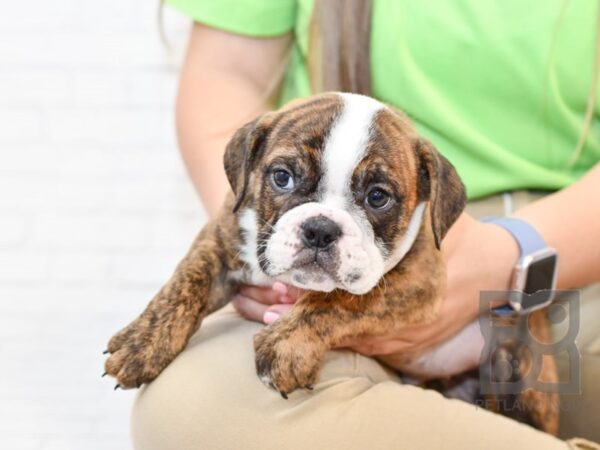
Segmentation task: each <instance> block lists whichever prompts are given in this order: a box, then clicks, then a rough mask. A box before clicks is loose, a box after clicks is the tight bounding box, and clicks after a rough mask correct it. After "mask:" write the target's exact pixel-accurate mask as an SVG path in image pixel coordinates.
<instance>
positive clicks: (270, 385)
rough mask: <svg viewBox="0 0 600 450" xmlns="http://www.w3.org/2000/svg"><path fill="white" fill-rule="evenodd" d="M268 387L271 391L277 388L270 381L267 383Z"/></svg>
mask: <svg viewBox="0 0 600 450" xmlns="http://www.w3.org/2000/svg"><path fill="white" fill-rule="evenodd" d="M269 387H270V388H271V389H274V390H277V388H276V387H275V384H273V382H272V381H269Z"/></svg>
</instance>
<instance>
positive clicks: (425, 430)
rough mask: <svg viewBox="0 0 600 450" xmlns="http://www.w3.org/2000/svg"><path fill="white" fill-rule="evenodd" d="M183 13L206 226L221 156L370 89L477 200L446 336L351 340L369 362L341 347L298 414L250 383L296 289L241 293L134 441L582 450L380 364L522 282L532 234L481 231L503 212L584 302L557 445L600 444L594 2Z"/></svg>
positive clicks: (468, 365) (196, 173) (424, 346)
mask: <svg viewBox="0 0 600 450" xmlns="http://www.w3.org/2000/svg"><path fill="white" fill-rule="evenodd" d="M168 3H170V4H172V5H173V6H174V7H176V8H179V9H181V10H182V11H183V12H185V13H187V14H189V15H190V17H192V18H193V19H194V21H195V23H194V26H193V29H192V32H191V35H190V41H189V47H188V51H187V55H186V59H185V62H184V65H183V68H182V72H181V79H180V89H179V95H178V102H177V132H178V137H179V143H180V147H181V150H182V155H183V157H184V160H185V162H186V166H187V168H188V171H189V173H190V176H191V178H192V181H193V182H194V185H195V187H196V188H197V190H198V193H199V195H200V197H201V199H202V201H203V204H204V205H205V207H206V210H207V212H208V213H209V215H214V214H216V212H217V210H218V209H219V208H220V207H221V204H222V202H223V199H224V197H225V193H226V192H227V191H228V190H229V185H228V183H227V180H226V177H225V173H224V171H223V167H222V160H223V151H224V149H225V144H226V143H227V142H228V140H229V139H230V137H231V135H232V133H233V132H234V131H235V130H236V129H237V128H238V127H240V126H241V125H243V124H244V123H246V122H248V121H249V120H250V119H252V118H253V117H254V116H257V115H258V114H260V113H263V112H265V111H268V110H270V109H272V108H274V107H275V106H276V105H277V104H282V103H285V102H286V101H288V100H291V99H293V98H297V97H304V96H308V95H310V94H311V93H316V92H322V91H346V92H356V93H362V94H366V95H370V96H373V97H375V98H377V99H378V100H381V101H383V102H385V103H387V104H390V105H392V106H394V107H397V108H398V109H400V110H402V111H404V112H405V113H407V115H408V116H409V117H410V118H411V120H412V121H413V122H414V124H415V125H416V127H417V129H418V130H419V132H420V133H421V134H422V135H424V136H425V137H427V138H428V139H430V140H431V141H432V142H433V143H434V144H435V145H436V147H437V148H438V149H439V150H440V151H441V152H442V153H443V154H444V156H446V157H447V158H448V159H449V160H450V161H451V162H452V163H453V164H454V166H455V167H456V169H457V171H458V173H459V174H460V176H461V178H462V180H463V182H464V183H465V185H466V188H467V194H468V197H469V199H470V203H469V205H468V206H467V211H466V212H465V213H463V214H462V215H461V216H460V218H459V219H458V221H457V222H456V223H455V224H454V226H453V227H452V228H451V229H450V230H449V232H448V234H447V235H446V237H445V239H444V240H443V242H442V252H443V255H444V258H445V260H446V263H447V267H448V278H447V294H446V298H445V300H444V302H443V305H442V309H441V312H440V314H439V316H438V318H437V319H436V320H434V321H433V322H432V323H430V324H428V325H424V326H418V327H417V326H415V327H409V328H406V329H402V330H398V331H397V332H394V333H392V334H391V335H388V336H383V337H364V338H361V339H357V340H355V341H353V342H347V343H345V347H347V348H350V349H352V350H354V352H348V351H336V352H331V353H330V354H329V355H328V357H327V360H326V362H325V365H324V367H323V369H322V372H321V377H320V381H319V383H318V385H317V386H315V391H314V392H312V393H310V394H309V395H307V396H306V397H303V398H299V399H297V400H293V399H290V400H289V401H294V403H293V404H290V403H289V402H283V401H281V399H280V398H278V397H276V396H272V395H270V393H269V392H268V391H265V389H264V387H263V386H262V385H261V384H260V382H259V381H258V380H257V379H256V377H255V375H254V373H253V362H252V358H253V354H252V347H251V342H252V335H254V334H255V333H256V332H257V331H258V330H259V329H260V325H259V324H258V323H253V322H251V321H255V322H264V323H271V322H273V321H275V320H277V319H278V317H280V316H281V315H284V314H286V313H287V312H288V311H289V310H290V308H292V304H293V302H294V300H295V299H297V298H298V296H299V295H300V294H301V292H300V291H299V290H298V289H297V288H294V287H291V286H287V285H283V284H281V283H277V284H276V285H274V286H272V288H263V287H256V286H246V287H244V288H242V289H241V290H240V292H239V294H238V295H237V297H236V298H235V299H234V302H233V303H234V306H235V309H236V310H237V312H238V313H239V314H241V315H242V316H243V317H245V318H247V319H250V321H244V320H241V319H240V318H239V316H238V315H236V314H235V313H233V312H231V311H227V310H226V311H224V312H223V313H221V314H218V315H216V316H215V317H213V318H211V319H208V320H207V321H206V324H205V325H203V330H204V333H207V334H209V335H210V336H209V337H210V338H204V339H202V342H201V343H198V344H197V345H196V344H195V342H194V341H192V344H191V345H190V347H189V348H188V349H187V350H186V351H184V352H183V353H182V355H181V356H180V357H179V358H178V359H177V360H176V361H175V362H174V363H173V364H172V366H169V367H168V368H167V369H166V370H165V372H164V373H163V374H162V375H161V376H160V377H159V379H158V380H157V381H155V382H154V383H153V384H151V385H150V386H149V387H148V388H145V389H144V390H143V391H142V392H141V394H140V396H139V397H138V399H137V402H136V406H135V409H134V413H133V437H134V443H135V447H136V448H142V449H152V448H161V449H164V448H247V449H251V448H261V449H264V448H290V449H291V448H313V447H314V448H328V449H332V448H344V449H346V448H397V447H402V448H404V447H406V448H434V447H440V446H442V445H445V446H447V447H451V448H471V447H478V448H482V447H483V448H509V447H511V446H519V447H524V446H528V447H532V448H567V447H566V444H565V443H563V442H561V441H559V440H557V439H555V438H552V437H551V436H548V435H544V434H543V433H540V432H537V431H535V430H533V429H531V428H529V427H526V426H524V425H521V424H518V423H517V422H514V421H510V420H508V419H505V418H503V417H500V416H498V415H493V414H491V413H489V412H486V411H483V410H481V409H479V408H475V407H473V406H472V405H469V404H466V403H462V402H457V401H453V400H448V399H444V398H443V397H441V396H440V395H439V394H437V393H435V392H433V391H426V390H421V389H418V388H415V387H412V386H408V385H403V384H401V383H400V379H399V378H398V375H397V374H396V373H395V372H393V371H392V370H390V368H389V367H387V366H384V365H382V364H380V363H378V362H377V361H376V360H375V359H372V358H369V357H370V356H372V357H377V356H390V355H410V356H415V357H418V355H420V354H422V353H425V352H427V351H428V350H430V349H432V348H435V347H436V346H439V345H440V344H442V343H444V342H447V341H448V340H449V339H451V338H452V337H453V336H455V335H457V334H458V333H460V332H461V331H462V330H463V329H464V328H465V327H466V326H467V325H468V324H470V323H472V322H473V321H474V320H475V319H476V318H477V316H478V314H479V293H480V291H482V290H506V289H510V288H511V286H512V284H511V283H512V277H513V272H514V269H515V264H516V262H517V261H518V260H519V259H520V258H521V257H522V251H523V247H522V243H521V242H520V241H519V239H520V238H521V236H519V235H518V232H514V230H511V229H510V227H508V228H507V227H504V226H498V224H490V223H483V222H481V221H479V219H480V218H482V217H483V216H490V215H496V216H504V215H510V216H511V217H513V218H515V219H518V221H519V223H525V224H526V225H523V226H525V227H531V228H532V229H533V230H534V232H535V234H536V236H539V237H541V239H542V240H543V242H544V243H545V244H546V245H547V247H549V248H553V249H556V251H557V253H558V255H559V257H560V265H559V266H558V271H557V276H556V279H555V280H553V281H555V282H556V286H557V287H558V288H578V289H580V288H581V289H582V301H581V305H582V306H581V323H582V325H581V331H580V335H579V339H578V344H579V349H580V351H581V353H582V364H581V370H582V372H581V376H582V395H581V396H579V397H577V398H571V399H570V403H569V405H570V406H569V408H567V409H568V410H566V411H563V414H562V416H561V423H562V428H561V437H564V438H571V437H574V436H581V437H586V438H589V439H594V440H597V441H598V440H600V434H599V431H598V429H597V427H595V418H597V417H598V414H599V411H598V403H599V400H600V391H599V390H598V387H597V385H594V382H593V381H592V380H593V379H594V376H596V377H597V375H598V374H600V334H598V331H597V324H598V321H600V289H599V288H598V285H597V284H596V285H594V283H597V282H598V281H600V194H599V193H600V164H599V161H600V139H599V138H598V135H597V129H598V112H599V109H598V108H599V106H598V102H597V100H596V91H597V85H598V74H599V68H600V38H598V35H600V26H599V23H600V21H599V20H598V19H597V18H598V17H600V12H599V11H598V9H599V6H598V2H593V1H590V2H565V1H562V0H551V1H549V2H546V3H545V4H544V8H543V9H541V10H540V9H533V8H532V9H531V10H523V8H522V3H521V2H517V1H516V0H511V1H508V2H503V3H502V5H499V4H498V3H497V2H492V1H487V0H485V1H479V0H460V1H458V2H448V3H444V4H441V3H438V4H436V9H432V8H431V5H427V3H426V2H420V1H416V0H405V1H401V2H400V1H398V2H383V1H369V0H365V1H360V0H345V1H344V0H325V1H316V2H315V4H314V5H313V2H312V1H310V0H298V1H296V0H278V1H273V0H223V1H220V2H203V1H200V0H170V1H169V2H168ZM427 6H429V7H427ZM515 233H516V235H515ZM583 288H585V289H583ZM225 330H227V331H226V332H225ZM557 332H558V331H557ZM205 336H206V335H205ZM356 352H358V354H357V353H356ZM361 355H364V356H361ZM386 359H388V358H386ZM457 359H458V360H459V361H460V364H456V365H453V366H452V369H451V370H450V369H449V372H448V373H446V375H448V376H450V375H455V374H456V373H458V372H461V371H466V370H470V369H473V368H476V367H477V365H478V363H479V353H478V352H473V351H472V350H471V351H470V350H469V349H464V352H463V353H462V354H459V355H457ZM559 363H560V361H559ZM422 375H423V376H424V377H427V375H428V374H427V373H423V374H422ZM571 445H576V444H575V443H572V444H571Z"/></svg>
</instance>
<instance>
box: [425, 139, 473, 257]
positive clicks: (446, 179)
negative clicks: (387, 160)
mask: <svg viewBox="0 0 600 450" xmlns="http://www.w3.org/2000/svg"><path fill="white" fill-rule="evenodd" d="M417 155H418V157H419V164H420V167H419V181H418V183H419V188H418V189H419V199H420V200H421V201H427V200H429V212H430V214H431V227H432V229H433V237H434V239H435V246H436V247H437V249H438V250H439V248H440V243H441V242H442V239H443V238H444V236H445V235H446V232H447V231H448V229H449V228H450V227H451V226H452V224H453V223H454V222H455V221H456V219H458V216H460V213H461V212H462V211H463V209H464V208H465V204H466V202H467V198H466V193H465V187H464V185H463V183H462V181H461V180H460V177H459V176H458V173H456V170H455V169H454V166H453V165H452V164H451V163H450V161H448V160H447V159H446V158H444V156H443V155H442V154H441V153H439V152H438V151H437V150H436V149H435V147H434V146H433V145H432V144H431V143H430V142H429V141H427V140H425V139H419V140H418V142H417Z"/></svg>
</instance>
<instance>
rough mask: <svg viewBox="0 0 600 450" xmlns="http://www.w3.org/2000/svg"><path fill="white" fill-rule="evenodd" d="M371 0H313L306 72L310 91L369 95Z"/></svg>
mask: <svg viewBox="0 0 600 450" xmlns="http://www.w3.org/2000/svg"><path fill="white" fill-rule="evenodd" d="M372 3H373V2H372V0H315V5H314V10H313V19H312V22H311V30H310V51H309V72H310V78H311V84H312V89H313V92H323V91H343V92H355V93H358V94H365V95H371V69H370V52H369V45H370V42H371V39H370V37H371V9H372Z"/></svg>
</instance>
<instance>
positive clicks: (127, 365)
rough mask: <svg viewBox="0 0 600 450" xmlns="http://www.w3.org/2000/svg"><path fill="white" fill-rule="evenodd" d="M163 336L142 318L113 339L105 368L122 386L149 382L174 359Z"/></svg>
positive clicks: (131, 386)
mask: <svg viewBox="0 0 600 450" xmlns="http://www.w3.org/2000/svg"><path fill="white" fill-rule="evenodd" d="M162 334H163V333H161V330H160V327H159V326H155V327H151V326H150V323H148V321H147V320H145V318H143V317H141V318H138V319H137V320H135V321H134V322H132V323H131V324H129V325H128V326H127V327H126V328H124V329H123V330H121V331H120V332H119V333H117V334H116V335H115V336H113V337H112V339H111V340H110V341H109V343H108V352H109V353H111V355H110V356H109V357H108V359H107V360H106V363H105V364H104V369H105V370H106V373H107V374H108V375H111V376H113V377H115V378H116V379H117V383H118V386H119V387H121V388H123V389H128V388H133V387H139V386H140V385H142V384H143V383H149V382H150V381H152V380H154V379H155V378H156V377H157V376H158V375H159V374H160V373H161V372H162V370H163V369H164V368H165V367H166V366H167V365H168V364H169V363H170V362H171V361H172V360H173V359H174V358H175V356H176V355H174V354H173V352H172V351H171V349H170V348H169V346H168V340H167V339H162V338H163V337H164V336H162Z"/></svg>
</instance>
